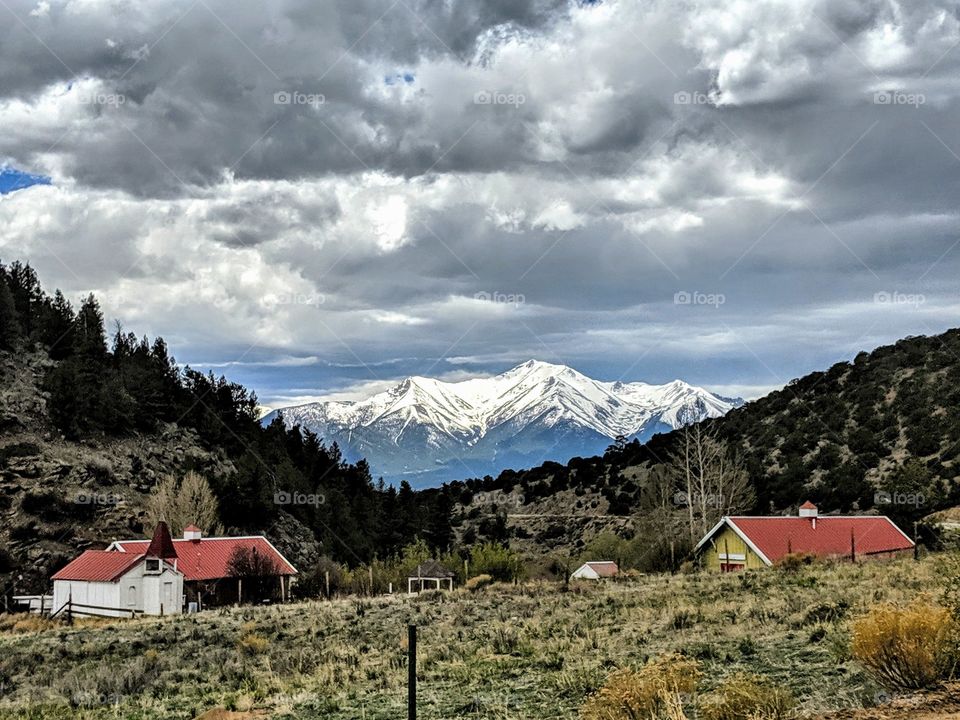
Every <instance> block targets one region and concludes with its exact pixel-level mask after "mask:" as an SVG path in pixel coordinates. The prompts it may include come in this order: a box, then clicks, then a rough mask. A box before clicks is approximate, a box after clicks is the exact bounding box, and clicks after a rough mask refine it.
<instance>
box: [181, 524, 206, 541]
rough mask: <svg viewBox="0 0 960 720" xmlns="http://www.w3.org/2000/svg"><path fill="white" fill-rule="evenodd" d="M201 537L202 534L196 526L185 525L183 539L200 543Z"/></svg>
mask: <svg viewBox="0 0 960 720" xmlns="http://www.w3.org/2000/svg"><path fill="white" fill-rule="evenodd" d="M202 537H203V532H202V531H201V530H200V528H198V527H197V526H196V525H187V526H186V527H185V528H184V529H183V539H184V540H192V541H194V542H200V539H201V538H202Z"/></svg>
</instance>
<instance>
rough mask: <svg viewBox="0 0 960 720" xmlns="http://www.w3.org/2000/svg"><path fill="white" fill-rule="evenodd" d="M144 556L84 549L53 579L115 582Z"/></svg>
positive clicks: (141, 554)
mask: <svg viewBox="0 0 960 720" xmlns="http://www.w3.org/2000/svg"><path fill="white" fill-rule="evenodd" d="M146 544H149V543H145V545H146ZM145 549H146V547H144V550H145ZM142 557H143V553H142V552H140V553H135V554H133V555H131V554H130V553H118V552H110V551H109V550H84V551H83V552H82V553H81V554H80V556H79V557H76V558H74V559H73V560H71V561H70V562H69V563H67V565H66V566H65V567H63V568H61V569H60V570H58V571H57V572H56V573H55V574H54V576H53V579H54V580H87V581H90V582H113V581H114V580H116V579H117V578H119V577H121V576H122V575H123V574H124V573H125V572H127V570H129V569H130V568H131V567H133V566H134V565H136V564H137V562H138V561H139V560H140V559H141V558H142Z"/></svg>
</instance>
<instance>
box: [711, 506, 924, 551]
mask: <svg viewBox="0 0 960 720" xmlns="http://www.w3.org/2000/svg"><path fill="white" fill-rule="evenodd" d="M728 520H729V521H730V522H731V523H732V524H733V525H734V526H735V527H736V528H737V529H739V530H740V531H741V533H742V534H743V535H745V536H746V537H747V538H748V539H749V540H750V542H752V543H753V544H754V545H755V546H756V548H757V549H758V550H760V552H762V553H763V554H764V555H766V556H767V559H768V560H770V562H776V561H777V560H779V559H780V558H782V557H783V556H784V555H786V554H787V553H788V552H793V553H810V554H812V555H819V556H830V555H849V554H850V544H851V541H850V538H851V534H852V537H853V546H854V549H855V552H856V554H857V555H875V554H877V553H886V552H895V551H898V550H909V549H911V548H912V547H913V541H912V540H911V539H910V538H909V537H907V536H906V535H905V534H904V533H903V531H901V530H900V528H898V527H897V526H896V525H895V524H894V523H893V521H892V520H890V518H888V517H884V516H882V515H862V516H858V517H843V516H832V515H821V516H819V517H817V518H816V523H814V522H813V520H814V518H809V517H731V518H728Z"/></svg>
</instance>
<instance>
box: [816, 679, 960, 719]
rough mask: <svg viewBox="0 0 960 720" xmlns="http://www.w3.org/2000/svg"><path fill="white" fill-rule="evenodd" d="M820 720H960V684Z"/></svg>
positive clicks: (843, 711)
mask: <svg viewBox="0 0 960 720" xmlns="http://www.w3.org/2000/svg"><path fill="white" fill-rule="evenodd" d="M818 720H960V683H949V684H947V685H946V686H944V687H943V688H941V689H940V690H934V691H933V692H927V693H920V694H916V695H905V696H903V697H898V698H894V699H893V700H892V701H890V702H889V703H886V704H884V705H880V706H878V707H874V708H869V709H864V710H841V711H840V712H835V713H830V714H828V715H822V716H820V718H818Z"/></svg>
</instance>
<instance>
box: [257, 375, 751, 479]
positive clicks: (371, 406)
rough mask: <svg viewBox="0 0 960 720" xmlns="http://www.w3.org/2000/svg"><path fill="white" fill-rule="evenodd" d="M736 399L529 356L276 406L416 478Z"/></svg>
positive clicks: (558, 452) (495, 464)
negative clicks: (366, 392)
mask: <svg viewBox="0 0 960 720" xmlns="http://www.w3.org/2000/svg"><path fill="white" fill-rule="evenodd" d="M742 402H743V401H742V400H739V399H729V398H723V397H721V396H718V395H715V394H713V393H711V392H709V391H707V390H704V389H703V388H699V387H696V386H693V385H690V384H688V383H686V382H684V381H682V380H679V379H678V380H673V381H672V382H669V383H666V384H664V385H651V384H648V383H644V382H629V383H627V382H622V381H615V382H603V381H599V380H593V379H592V378H589V377H587V376H586V375H583V374H582V373H580V372H578V371H576V370H574V369H573V368H570V367H568V366H566V365H555V364H552V363H548V362H543V361H541V360H528V361H527V362H524V363H522V364H520V365H517V366H516V367H514V368H511V369H510V370H507V371H506V372H503V373H501V374H499V375H494V376H492V377H481V378H474V379H471V380H463V381H459V382H445V381H442V380H437V379H435V378H427V377H420V376H411V377H408V378H406V379H404V380H402V381H400V382H399V383H398V384H397V385H395V386H394V387H392V388H390V389H389V390H386V391H384V392H380V393H377V394H375V395H371V396H370V397H367V398H365V399H363V400H358V401H353V402H345V401H339V402H334V401H327V402H316V403H310V404H308V405H300V406H296V407H288V408H282V409H280V410H275V411H273V412H271V413H270V414H269V415H267V416H265V417H264V420H263V422H265V423H269V422H270V421H271V420H272V419H273V418H274V417H275V416H276V415H277V413H282V415H283V418H284V421H285V422H286V423H287V424H288V425H301V426H303V427H305V428H307V429H310V430H312V431H313V432H316V433H317V434H319V435H320V436H322V437H323V438H324V439H325V440H327V442H333V441H336V442H337V443H338V444H339V445H340V447H341V448H342V449H343V450H344V454H345V455H346V456H347V458H348V459H354V458H359V457H366V458H367V460H368V461H369V462H370V465H371V467H372V469H373V471H374V472H375V473H379V474H383V475H384V476H385V477H387V478H389V479H392V480H393V479H398V478H401V477H412V478H413V479H416V480H419V482H418V484H424V482H423V481H424V480H425V481H426V482H427V483H429V482H431V481H433V482H435V481H437V480H449V479H455V478H462V477H464V476H465V475H469V474H471V473H476V474H485V473H495V472H498V471H499V470H502V469H504V468H507V467H518V466H523V465H529V464H538V463H540V462H542V461H544V460H547V459H555V460H561V461H565V460H567V459H569V458H570V457H573V456H574V455H585V454H596V453H601V452H603V450H604V449H605V448H606V446H607V445H609V443H610V441H611V440H612V439H613V438H615V437H617V436H619V435H625V436H627V437H637V438H639V439H640V440H641V441H645V440H646V439H648V438H649V437H650V436H652V435H653V434H655V433H657V432H665V431H669V430H671V429H674V428H677V427H680V426H682V425H685V424H689V423H691V422H697V421H699V420H702V419H704V418H708V417H718V416H720V415H723V414H725V413H726V412H727V411H729V410H730V409H731V408H733V407H736V406H738V405H740V404H742Z"/></svg>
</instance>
